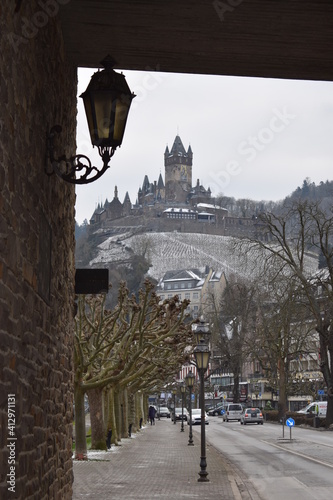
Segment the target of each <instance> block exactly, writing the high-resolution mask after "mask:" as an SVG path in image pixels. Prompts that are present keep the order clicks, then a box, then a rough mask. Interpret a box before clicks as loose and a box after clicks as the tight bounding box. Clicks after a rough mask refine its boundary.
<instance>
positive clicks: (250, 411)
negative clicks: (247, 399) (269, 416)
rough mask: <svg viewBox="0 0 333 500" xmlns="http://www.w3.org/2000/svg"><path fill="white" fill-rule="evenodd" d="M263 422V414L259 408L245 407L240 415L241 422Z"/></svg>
mask: <svg viewBox="0 0 333 500" xmlns="http://www.w3.org/2000/svg"><path fill="white" fill-rule="evenodd" d="M263 423H264V416H263V414H262V411H261V410H260V408H246V409H245V410H244V412H243V413H242V416H241V424H242V425H243V424H244V425H245V424H261V425H263Z"/></svg>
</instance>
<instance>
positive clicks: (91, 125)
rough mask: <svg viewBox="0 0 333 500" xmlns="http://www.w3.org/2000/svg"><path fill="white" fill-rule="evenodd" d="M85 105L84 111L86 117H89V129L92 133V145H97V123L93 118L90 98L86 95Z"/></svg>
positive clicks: (84, 98)
mask: <svg viewBox="0 0 333 500" xmlns="http://www.w3.org/2000/svg"><path fill="white" fill-rule="evenodd" d="M83 103H84V109H85V112H86V117H87V122H88V128H89V133H90V139H91V142H92V144H95V140H96V136H95V125H94V123H95V121H94V118H93V112H92V108H91V102H90V96H89V95H86V96H84V97H83Z"/></svg>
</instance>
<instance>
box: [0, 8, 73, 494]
mask: <svg viewBox="0 0 333 500" xmlns="http://www.w3.org/2000/svg"><path fill="white" fill-rule="evenodd" d="M60 3H61V4H63V3H65V2H64V0H62V1H61V2H60V0H49V1H37V0H36V1H35V0H31V1H29V2H26V1H23V2H19V1H17V2H13V1H12V0H2V1H1V6H0V103H1V108H0V109H1V111H0V186H1V190H0V207H1V215H0V402H1V403H0V474H1V477H0V498H22V499H23V498H24V499H25V500H27V499H32V498H33V499H44V498H45V499H46V498H47V499H50V498H56V499H70V498H71V497H72V480H73V472H72V459H71V456H72V416H73V415H72V401H73V396H72V393H73V340H72V339H73V330H72V327H73V306H74V203H75V192H74V188H73V187H72V186H71V185H69V184H65V183H64V182H63V181H62V180H60V179H59V178H57V177H56V176H54V175H53V176H47V175H46V174H45V173H44V163H45V151H46V148H45V145H46V132H47V129H48V127H50V126H52V125H54V124H57V123H59V124H61V125H62V127H63V144H64V147H65V146H67V148H69V149H70V150H72V151H73V150H74V149H75V128H76V78H77V77H76V69H75V68H74V67H72V66H71V65H69V64H68V63H66V58H65V55H64V49H63V42H62V35H61V30H60V24H59V16H58V10H59V9H58V7H59V5H58V4H60ZM15 9H16V12H15ZM12 417H13V418H12ZM14 417H15V420H14Z"/></svg>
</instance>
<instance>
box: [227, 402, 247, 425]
mask: <svg viewBox="0 0 333 500" xmlns="http://www.w3.org/2000/svg"><path fill="white" fill-rule="evenodd" d="M242 413H243V407H242V405H241V404H240V403H229V404H228V405H227V407H226V409H225V413H224V414H223V421H224V422H225V421H227V422H229V420H238V421H239V422H240V421H241V416H242Z"/></svg>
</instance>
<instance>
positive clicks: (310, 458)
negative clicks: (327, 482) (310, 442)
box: [261, 440, 333, 469]
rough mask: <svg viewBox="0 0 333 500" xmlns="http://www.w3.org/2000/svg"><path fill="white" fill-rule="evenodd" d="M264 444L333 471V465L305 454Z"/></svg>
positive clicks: (275, 445) (271, 444)
mask: <svg viewBox="0 0 333 500" xmlns="http://www.w3.org/2000/svg"><path fill="white" fill-rule="evenodd" d="M261 441H262V442H263V443H266V444H268V445H270V446H274V447H275V448H279V449H280V450H283V451H286V452H288V453H292V454H293V455H298V456H299V457H302V458H305V459H307V460H310V461H311V462H316V463H317V464H320V465H324V466H326V467H329V468H330V469H333V465H332V464H329V463H327V462H323V461H322V460H318V459H316V458H313V457H310V456H309V455H304V453H299V452H298V451H292V450H289V449H288V448H284V447H283V446H279V445H277V444H273V443H270V442H268V441H264V440H261Z"/></svg>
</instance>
